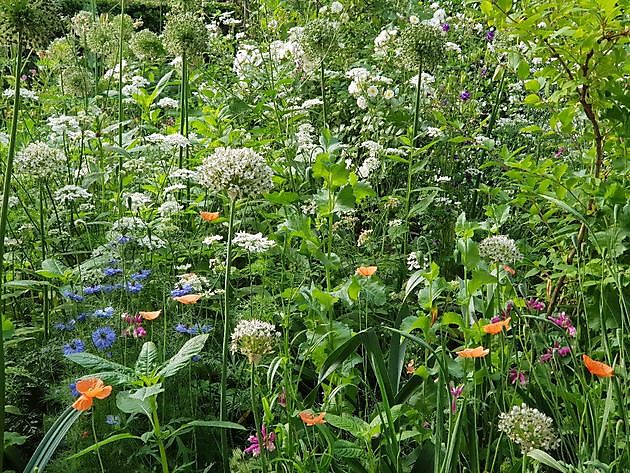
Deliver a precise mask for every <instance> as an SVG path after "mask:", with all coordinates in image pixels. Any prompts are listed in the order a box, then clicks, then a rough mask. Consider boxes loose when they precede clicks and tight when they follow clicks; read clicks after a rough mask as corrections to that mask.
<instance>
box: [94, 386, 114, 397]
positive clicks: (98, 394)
mask: <svg viewBox="0 0 630 473" xmlns="http://www.w3.org/2000/svg"><path fill="white" fill-rule="evenodd" d="M111 393H112V387H111V386H103V387H102V388H101V389H99V390H98V391H94V397H95V398H96V399H105V398H106V397H107V396H109V395H110V394H111Z"/></svg>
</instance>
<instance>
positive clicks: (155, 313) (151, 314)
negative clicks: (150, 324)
mask: <svg viewBox="0 0 630 473" xmlns="http://www.w3.org/2000/svg"><path fill="white" fill-rule="evenodd" d="M161 313H162V309H160V310H154V311H153V312H142V311H140V312H138V315H139V316H140V317H142V318H143V319H144V320H155V319H157V318H158V317H159V316H160V314H161Z"/></svg>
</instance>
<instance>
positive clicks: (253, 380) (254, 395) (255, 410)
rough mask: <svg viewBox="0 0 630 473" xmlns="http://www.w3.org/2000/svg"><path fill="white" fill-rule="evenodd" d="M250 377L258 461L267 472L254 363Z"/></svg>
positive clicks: (264, 439) (265, 472)
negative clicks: (258, 451) (258, 453)
mask: <svg viewBox="0 0 630 473" xmlns="http://www.w3.org/2000/svg"><path fill="white" fill-rule="evenodd" d="M250 374H251V377H250V381H251V382H250V386H249V390H250V396H251V402H252V414H253V415H254V428H255V429H256V438H257V439H258V447H259V448H260V462H261V467H262V471H263V473H267V458H266V455H265V449H266V444H265V441H266V438H264V437H263V434H262V429H261V423H260V419H259V418H258V403H257V401H258V396H257V393H256V363H252V364H251V372H250Z"/></svg>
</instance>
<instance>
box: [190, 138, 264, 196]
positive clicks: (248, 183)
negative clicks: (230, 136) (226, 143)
mask: <svg viewBox="0 0 630 473" xmlns="http://www.w3.org/2000/svg"><path fill="white" fill-rule="evenodd" d="M272 175H273V171H272V170H271V168H270V167H269V166H268V165H267V163H266V161H265V158H263V157H262V156H261V155H260V154H258V153H257V152H256V151H254V150H253V149H250V148H223V147H221V148H217V149H216V150H214V153H212V154H211V155H210V156H206V157H205V158H204V160H203V163H202V165H201V166H199V167H198V168H197V180H198V182H199V183H200V184H201V185H202V186H204V187H207V188H209V189H212V190H214V191H216V192H224V193H226V194H227V195H228V196H229V197H230V198H231V199H242V198H247V197H256V196H258V195H260V194H262V193H264V192H267V191H269V190H270V189H271V188H272V186H273V183H272V181H271V176H272Z"/></svg>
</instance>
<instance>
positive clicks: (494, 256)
mask: <svg viewBox="0 0 630 473" xmlns="http://www.w3.org/2000/svg"><path fill="white" fill-rule="evenodd" d="M479 256H481V257H482V258H486V259H488V260H490V261H493V262H495V263H508V262H510V261H514V260H519V259H521V258H522V257H523V255H522V254H521V252H520V251H519V250H518V248H517V247H516V243H514V240H512V239H511V238H509V237H507V236H505V235H496V236H491V237H488V238H485V239H484V240H483V241H482V242H481V243H479Z"/></svg>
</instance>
